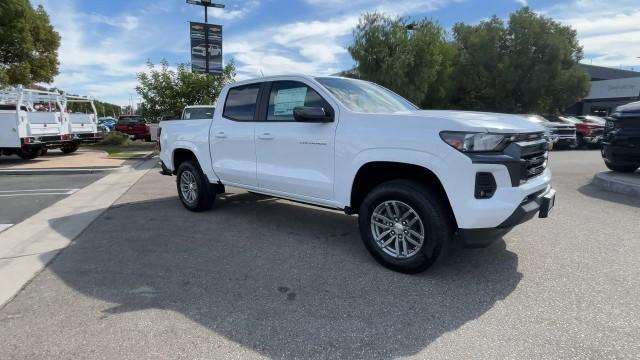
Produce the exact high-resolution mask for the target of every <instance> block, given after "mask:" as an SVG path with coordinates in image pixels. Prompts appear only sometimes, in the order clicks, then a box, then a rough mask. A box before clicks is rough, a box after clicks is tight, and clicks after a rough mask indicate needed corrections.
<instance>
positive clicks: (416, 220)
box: [370, 200, 425, 258]
mask: <svg viewBox="0 0 640 360" xmlns="http://www.w3.org/2000/svg"><path fill="white" fill-rule="evenodd" d="M370 223H371V233H372V234H373V238H374V240H375V242H376V244H377V245H378V246H379V247H380V249H382V251H384V252H385V253H386V254H387V255H389V256H392V257H394V258H409V257H412V256H413V255H415V254H416V253H417V252H418V251H420V249H421V248H422V245H423V244H424V240H425V228H424V225H423V223H422V220H421V219H420V216H419V215H418V213H417V212H416V211H415V210H414V209H413V208H412V207H411V206H409V205H407V204H406V203H404V202H402V201H398V200H387V201H384V202H382V203H381V204H380V205H378V206H377V207H376V208H375V210H373V213H372V214H371V219H370Z"/></svg>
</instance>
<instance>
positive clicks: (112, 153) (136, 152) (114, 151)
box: [83, 141, 156, 159]
mask: <svg viewBox="0 0 640 360" xmlns="http://www.w3.org/2000/svg"><path fill="white" fill-rule="evenodd" d="M155 145H156V144H155V143H154V142H150V143H147V142H141V141H135V142H134V141H130V142H128V143H127V144H125V145H103V144H100V143H98V144H88V145H84V146H83V147H84V148H85V149H93V150H101V151H106V152H107V153H108V154H109V157H113V158H123V159H135V158H141V157H143V156H145V155H146V153H142V152H147V153H148V152H155Z"/></svg>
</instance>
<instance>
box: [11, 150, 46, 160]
mask: <svg viewBox="0 0 640 360" xmlns="http://www.w3.org/2000/svg"><path fill="white" fill-rule="evenodd" d="M41 152H42V149H28V150H22V149H20V150H18V151H17V152H16V154H17V155H18V156H20V158H22V159H23V160H33V159H35V158H37V157H38V156H40V153H41Z"/></svg>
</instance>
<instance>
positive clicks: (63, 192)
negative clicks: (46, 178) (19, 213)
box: [0, 189, 80, 197]
mask: <svg viewBox="0 0 640 360" xmlns="http://www.w3.org/2000/svg"><path fill="white" fill-rule="evenodd" d="M78 190H80V189H29V190H0V197H9V196H38V195H71V194H73V193H75V192H76V191H78Z"/></svg>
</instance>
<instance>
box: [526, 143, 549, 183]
mask: <svg viewBox="0 0 640 360" xmlns="http://www.w3.org/2000/svg"><path fill="white" fill-rule="evenodd" d="M545 145H546V144H545ZM547 149H548V147H547V146H537V147H535V148H523V149H522V155H521V157H520V161H521V162H522V173H521V176H520V179H521V180H523V181H527V180H529V179H531V178H533V177H536V176H538V175H540V174H542V173H543V172H544V170H545V169H546V168H547V163H548V158H549V152H548V150H547Z"/></svg>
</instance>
